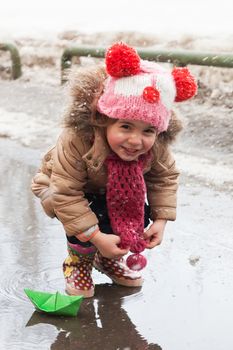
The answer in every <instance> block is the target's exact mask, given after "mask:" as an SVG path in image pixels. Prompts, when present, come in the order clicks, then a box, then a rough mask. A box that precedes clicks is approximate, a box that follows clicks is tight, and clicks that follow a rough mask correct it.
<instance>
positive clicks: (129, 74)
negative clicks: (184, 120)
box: [97, 43, 197, 132]
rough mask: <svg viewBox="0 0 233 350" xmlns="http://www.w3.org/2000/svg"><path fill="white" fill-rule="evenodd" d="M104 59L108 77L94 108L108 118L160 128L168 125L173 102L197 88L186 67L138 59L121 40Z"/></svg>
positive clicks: (162, 129) (108, 51) (189, 95)
mask: <svg viewBox="0 0 233 350" xmlns="http://www.w3.org/2000/svg"><path fill="white" fill-rule="evenodd" d="M105 62H106V69H107V73H108V74H109V77H108V78H107V80H106V82H105V89H104V92H103V94H102V95H101V97H100V98H99V101H98V105H97V109H98V111H99V112H100V113H102V114H105V115H107V116H108V117H110V118H116V119H131V120H141V121H144V122H146V123H149V124H151V125H153V126H154V127H155V128H156V129H157V130H158V131H159V132H162V131H165V130H167V128H168V123H169V120H170V116H171V109H172V106H173V102H174V101H176V102H180V101H184V100H187V99H189V98H191V97H193V96H194V95H195V94H196V92H197V84H196V81H195V79H194V77H193V76H192V75H191V73H190V72H189V70H188V69H187V68H174V69H173V70H172V71H168V70H166V69H164V68H163V67H161V66H160V65H158V64H157V63H155V62H149V61H145V60H141V59H140V57H139V55H138V54H137V52H136V51H135V50H134V49H133V48H131V47H129V46H127V45H126V44H124V43H116V44H114V45H112V46H111V47H110V48H109V49H108V50H107V52H106V58H105Z"/></svg>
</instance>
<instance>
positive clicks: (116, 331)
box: [26, 284, 162, 350]
mask: <svg viewBox="0 0 233 350" xmlns="http://www.w3.org/2000/svg"><path fill="white" fill-rule="evenodd" d="M139 290H140V288H124V287H119V286H114V285H112V284H99V285H97V286H96V294H95V297H94V299H93V300H87V299H86V300H84V301H83V303H82V305H81V308H80V311H79V313H78V316H77V317H74V318H63V317H51V316H48V315H46V314H42V313H39V312H36V311H35V312H34V313H33V315H32V317H31V318H30V320H29V321H28V323H27V325H26V326H27V327H28V326H33V325H36V324H39V323H45V324H50V325H54V326H55V327H56V328H57V330H58V331H59V333H58V335H57V338H56V339H55V341H54V343H53V344H52V345H51V349H53V350H58V349H80V350H81V349H83V350H84V349H92V350H95V349H96V350H99V349H106V350H116V349H119V350H120V349H122V350H123V349H125V350H126V349H132V350H146V349H151V350H152V349H154V350H161V349H162V348H161V347H160V346H158V345H156V344H148V343H147V341H146V340H145V339H144V338H143V337H142V336H141V335H140V334H139V333H138V331H137V330H136V327H135V325H134V324H133V323H132V322H131V320H130V318H129V316H128V314H127V312H126V311H125V310H124V309H123V308H122V301H123V300H124V297H125V296H129V295H131V296H132V297H133V296H134V295H137V293H139Z"/></svg>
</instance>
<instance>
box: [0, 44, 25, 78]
mask: <svg viewBox="0 0 233 350" xmlns="http://www.w3.org/2000/svg"><path fill="white" fill-rule="evenodd" d="M0 50H2V51H9V52H10V56H11V61H12V64H11V78H12V79H18V78H19V77H20V76H21V75H22V70H21V60H20V56H19V52H18V50H17V48H16V47H15V46H14V45H12V44H1V43H0Z"/></svg>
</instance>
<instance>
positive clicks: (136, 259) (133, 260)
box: [126, 254, 147, 271]
mask: <svg viewBox="0 0 233 350" xmlns="http://www.w3.org/2000/svg"><path fill="white" fill-rule="evenodd" d="M126 264H127V266H128V267H129V268H130V269H131V270H133V271H140V270H142V269H144V267H145V266H146V264H147V260H146V258H145V256H143V255H141V254H132V255H130V256H128V258H127V259H126Z"/></svg>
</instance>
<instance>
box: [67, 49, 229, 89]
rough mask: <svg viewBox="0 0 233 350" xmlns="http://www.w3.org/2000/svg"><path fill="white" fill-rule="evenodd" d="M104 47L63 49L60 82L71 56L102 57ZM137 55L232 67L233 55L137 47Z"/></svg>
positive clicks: (182, 63) (162, 60) (159, 59)
mask: <svg viewBox="0 0 233 350" xmlns="http://www.w3.org/2000/svg"><path fill="white" fill-rule="evenodd" d="M105 50H106V48H103V47H93V46H91V47H87V46H80V47H72V48H67V49H65V50H64V52H63V54H62V58H61V70H62V77H63V78H62V83H63V82H64V81H65V79H64V70H65V69H67V68H70V67H71V65H72V57H74V56H77V57H98V58H103V57H104V55H105ZM137 52H138V54H139V56H140V57H141V58H142V59H145V60H148V61H157V62H168V63H172V64H174V65H176V66H186V65H188V64H193V65H199V66H214V67H224V68H233V55H231V54H227V53H226V54H219V53H213V52H211V53H210V52H193V51H188V50H177V51H169V50H148V49H138V50H137Z"/></svg>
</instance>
